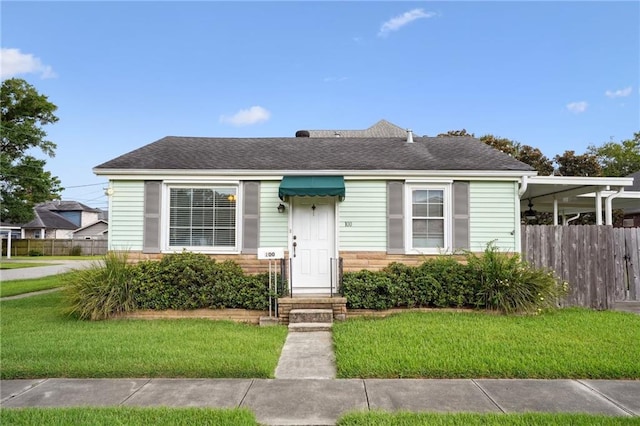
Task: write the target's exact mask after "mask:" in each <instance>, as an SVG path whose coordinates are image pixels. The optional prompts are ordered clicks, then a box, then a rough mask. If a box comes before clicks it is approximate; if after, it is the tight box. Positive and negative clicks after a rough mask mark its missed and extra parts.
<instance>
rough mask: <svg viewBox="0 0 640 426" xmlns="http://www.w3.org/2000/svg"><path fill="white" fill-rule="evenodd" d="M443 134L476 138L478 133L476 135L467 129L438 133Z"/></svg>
mask: <svg viewBox="0 0 640 426" xmlns="http://www.w3.org/2000/svg"><path fill="white" fill-rule="evenodd" d="M441 136H455V137H463V136H466V137H470V138H475V137H476V135H474V134H473V133H467V129H462V130H449V131H448V132H447V133H440V134H439V135H438V137H441Z"/></svg>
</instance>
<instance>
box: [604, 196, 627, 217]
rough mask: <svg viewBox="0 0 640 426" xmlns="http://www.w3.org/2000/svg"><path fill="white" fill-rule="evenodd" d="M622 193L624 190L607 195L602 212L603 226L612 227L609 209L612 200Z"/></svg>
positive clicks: (611, 215)
mask: <svg viewBox="0 0 640 426" xmlns="http://www.w3.org/2000/svg"><path fill="white" fill-rule="evenodd" d="M623 192H624V188H620V189H619V190H618V192H615V193H613V194H611V195H609V196H608V197H607V198H606V199H605V201H604V206H605V207H604V212H605V224H606V225H613V214H612V213H611V208H612V205H613V199H614V198H616V197H617V196H619V195H620V194H622V193H623Z"/></svg>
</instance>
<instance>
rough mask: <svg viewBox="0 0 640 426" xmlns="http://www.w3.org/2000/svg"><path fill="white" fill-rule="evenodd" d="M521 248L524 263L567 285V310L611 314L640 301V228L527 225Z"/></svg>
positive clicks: (524, 229) (523, 228)
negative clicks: (621, 305)
mask: <svg viewBox="0 0 640 426" xmlns="http://www.w3.org/2000/svg"><path fill="white" fill-rule="evenodd" d="M521 247H522V257H523V259H524V260H526V261H527V262H528V263H530V264H532V265H534V266H536V267H544V268H550V269H553V270H554V271H555V272H556V274H557V275H558V276H559V277H560V278H562V279H563V280H564V281H567V282H568V283H569V286H570V289H569V294H568V295H567V297H566V299H565V300H564V302H563V305H566V306H583V307H589V308H595V309H610V308H613V305H614V303H615V302H621V301H640V228H613V227H611V226H607V225H576V226H546V225H526V226H523V227H522V246H521Z"/></svg>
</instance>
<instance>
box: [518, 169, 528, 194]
mask: <svg viewBox="0 0 640 426" xmlns="http://www.w3.org/2000/svg"><path fill="white" fill-rule="evenodd" d="M527 186H529V176H527V175H523V176H522V184H521V185H520V190H519V191H518V197H519V198H522V195H523V194H524V193H525V192H527Z"/></svg>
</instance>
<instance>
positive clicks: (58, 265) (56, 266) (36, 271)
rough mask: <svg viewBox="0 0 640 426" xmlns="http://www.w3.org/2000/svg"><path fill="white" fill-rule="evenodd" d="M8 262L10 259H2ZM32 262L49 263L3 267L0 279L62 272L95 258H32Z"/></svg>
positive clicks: (77, 267) (76, 267) (93, 261)
mask: <svg viewBox="0 0 640 426" xmlns="http://www.w3.org/2000/svg"><path fill="white" fill-rule="evenodd" d="M4 262H7V263H10V262H11V261H7V260H4ZM28 262H29V261H22V260H20V261H19V263H28ZM33 262H34V263H51V265H49V266H36V267H33V268H18V269H3V270H0V281H9V280H24V279H33V278H42V277H48V276H50V275H57V274H60V273H63V272H70V271H72V270H74V269H82V268H86V267H88V266H90V265H92V264H94V263H96V262H97V261H96V260H34V261H33Z"/></svg>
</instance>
